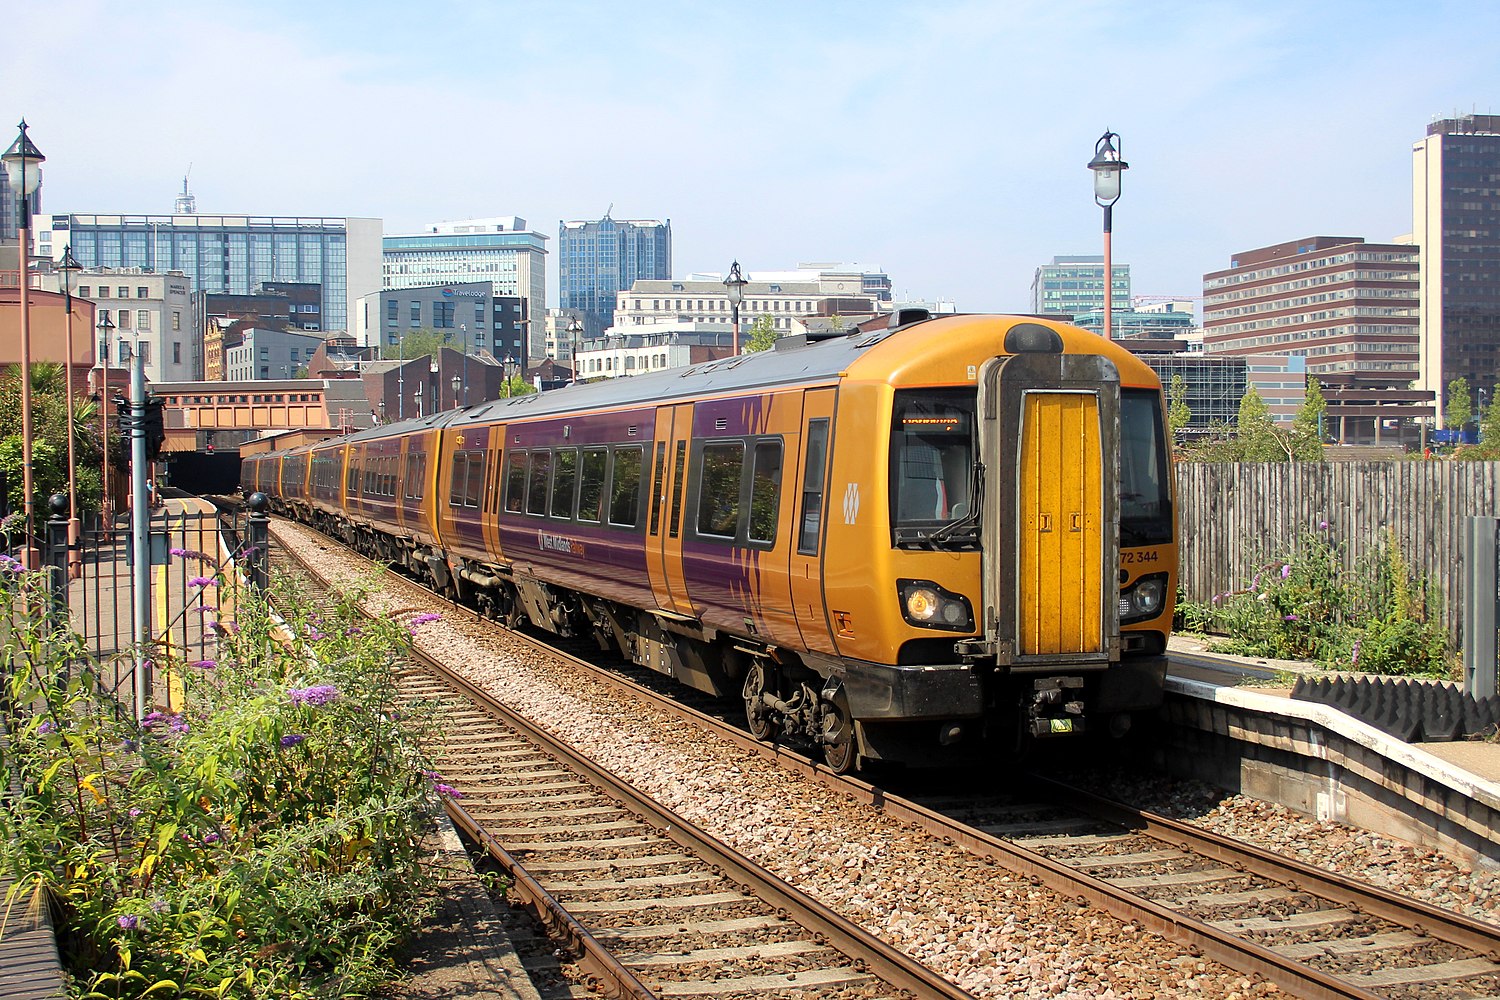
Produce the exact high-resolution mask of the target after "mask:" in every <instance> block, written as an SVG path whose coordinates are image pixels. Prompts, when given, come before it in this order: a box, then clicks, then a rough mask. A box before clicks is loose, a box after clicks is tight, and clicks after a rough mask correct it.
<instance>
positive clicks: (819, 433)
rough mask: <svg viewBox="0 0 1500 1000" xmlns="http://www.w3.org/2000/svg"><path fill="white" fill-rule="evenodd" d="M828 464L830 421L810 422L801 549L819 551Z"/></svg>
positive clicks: (806, 552) (799, 536) (799, 531)
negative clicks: (824, 485) (824, 482)
mask: <svg viewBox="0 0 1500 1000" xmlns="http://www.w3.org/2000/svg"><path fill="white" fill-rule="evenodd" d="M827 467H828V421H827V420H826V419H820V420H809V421H808V422H807V458H806V460H805V461H804V462H803V464H802V519H801V521H800V522H799V527H798V529H797V551H798V552H800V553H802V554H803V555H816V554H817V552H818V539H819V536H820V535H821V534H822V531H823V480H824V479H825V477H826V470H827Z"/></svg>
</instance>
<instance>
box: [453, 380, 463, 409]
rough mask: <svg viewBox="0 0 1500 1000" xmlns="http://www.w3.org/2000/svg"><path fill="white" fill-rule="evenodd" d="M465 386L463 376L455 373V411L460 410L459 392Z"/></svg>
mask: <svg viewBox="0 0 1500 1000" xmlns="http://www.w3.org/2000/svg"><path fill="white" fill-rule="evenodd" d="M463 384H464V380H463V376H461V375H459V374H458V372H454V373H453V408H454V409H455V410H456V409H458V390H459V389H461V388H462V387H463Z"/></svg>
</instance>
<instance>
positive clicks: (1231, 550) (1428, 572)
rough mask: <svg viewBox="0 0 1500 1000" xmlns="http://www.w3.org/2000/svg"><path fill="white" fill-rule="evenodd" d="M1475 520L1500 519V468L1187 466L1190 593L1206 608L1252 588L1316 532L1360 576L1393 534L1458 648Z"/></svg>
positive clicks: (1181, 484)
mask: <svg viewBox="0 0 1500 1000" xmlns="http://www.w3.org/2000/svg"><path fill="white" fill-rule="evenodd" d="M1470 515H1482V516H1486V517H1500V462H1415V461H1412V462H1295V463H1287V462H1279V463H1262V462H1240V463H1214V462H1183V463H1179V464H1178V465H1177V519H1178V527H1179V530H1180V537H1181V540H1182V542H1181V557H1182V589H1183V593H1184V595H1185V596H1186V597H1187V599H1188V600H1190V601H1208V600H1210V599H1211V598H1212V597H1213V595H1214V594H1221V593H1225V592H1226V591H1230V590H1236V589H1241V588H1244V587H1246V586H1248V585H1249V583H1250V581H1251V579H1252V578H1253V577H1254V576H1255V574H1256V573H1257V572H1259V571H1260V570H1261V569H1262V568H1263V567H1265V566H1266V565H1267V564H1268V563H1271V562H1274V561H1276V560H1283V559H1286V558H1288V557H1290V556H1291V555H1292V554H1293V553H1294V552H1295V551H1296V549H1297V544H1298V541H1299V540H1300V539H1302V538H1303V537H1304V536H1306V535H1307V534H1308V533H1309V532H1314V531H1318V530H1327V531H1329V532H1331V533H1332V535H1331V537H1332V539H1333V540H1334V541H1335V542H1339V541H1346V542H1347V546H1346V548H1345V550H1344V552H1345V561H1346V567H1347V568H1349V569H1353V568H1354V567H1355V566H1356V565H1357V564H1358V563H1359V562H1360V560H1361V557H1363V556H1365V555H1368V554H1373V553H1375V552H1376V551H1378V550H1379V547H1380V544H1381V539H1382V538H1383V537H1384V535H1385V532H1386V529H1390V530H1391V531H1392V532H1394V533H1395V537H1396V540H1397V542H1398V543H1399V544H1400V546H1401V552H1402V554H1403V555H1404V556H1405V558H1406V560H1407V562H1408V564H1409V565H1410V566H1411V567H1412V568H1413V570H1414V571H1417V572H1420V573H1422V574H1423V575H1425V576H1426V578H1427V580H1428V581H1429V582H1430V583H1432V584H1434V585H1435V586H1436V588H1437V590H1438V592H1439V593H1441V595H1442V599H1443V616H1444V621H1445V622H1446V624H1447V626H1448V631H1449V634H1450V635H1451V636H1452V637H1453V638H1454V639H1455V641H1456V640H1457V639H1458V638H1459V637H1460V636H1461V634H1462V632H1461V628H1462V621H1461V619H1462V614H1463V592H1464V582H1463V581H1464V573H1465V570H1464V565H1463V563H1464V558H1463V546H1464V518H1465V517H1467V516H1470ZM1324 522H1326V523H1327V524H1328V528H1327V529H1320V528H1319V525H1320V524H1321V523H1324Z"/></svg>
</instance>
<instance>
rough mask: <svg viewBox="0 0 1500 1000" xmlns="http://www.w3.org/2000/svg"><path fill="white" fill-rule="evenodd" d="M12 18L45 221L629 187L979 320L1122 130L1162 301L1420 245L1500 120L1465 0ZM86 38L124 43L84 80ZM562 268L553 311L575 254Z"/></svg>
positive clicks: (712, 230) (294, 10)
mask: <svg viewBox="0 0 1500 1000" xmlns="http://www.w3.org/2000/svg"><path fill="white" fill-rule="evenodd" d="M11 22H12V28H13V29H14V37H17V38H25V39H27V40H28V44H27V45H25V46H20V47H19V49H20V51H18V52H15V53H13V58H11V59H9V60H7V61H6V62H5V64H4V65H3V66H0V80H3V81H4V93H5V94H6V95H7V100H6V102H5V104H6V107H7V109H8V110H9V113H10V114H11V116H12V117H13V118H14V120H15V121H19V120H20V119H21V117H23V116H24V117H25V118H26V120H27V122H28V124H29V125H30V127H31V136H32V139H33V141H34V142H36V144H37V145H38V146H39V147H40V148H41V150H42V151H43V152H44V153H45V154H46V156H47V162H46V164H45V170H46V174H45V180H44V188H43V205H42V210H43V211H44V212H86V213H87V212H130V213H137V212H139V213H153V214H155V213H167V212H170V211H171V206H172V202H173V199H174V198H175V197H176V196H177V195H178V193H179V192H180V190H181V186H182V177H183V175H184V174H186V173H188V172H189V171H191V186H192V192H193V194H194V195H195V196H197V198H198V209H199V211H200V212H202V213H225V214H228V213H245V214H253V215H324V216H351V217H373V218H380V219H382V220H383V223H384V228H385V231H386V232H387V233H401V232H412V231H415V230H417V229H418V228H419V227H421V226H422V225H424V224H428V223H431V222H433V221H434V220H458V219H466V218H484V217H490V216H496V215H512V214H514V215H519V216H523V217H525V218H527V219H528V220H531V222H532V227H533V228H535V229H537V230H539V231H541V232H543V233H549V232H551V231H552V229H553V227H554V226H556V225H557V224H558V223H559V222H561V221H563V220H569V219H581V218H599V217H601V216H602V215H603V214H604V212H605V211H606V210H607V209H609V207H610V206H611V205H613V211H612V214H613V215H614V216H615V217H617V218H671V219H672V220H673V229H674V234H673V243H674V247H673V267H674V272H676V275H682V274H686V273H688V272H690V271H707V270H725V269H727V268H728V265H729V262H730V261H731V260H739V261H740V262H741V265H742V266H743V267H745V268H746V269H747V270H750V271H756V270H770V269H780V268H786V267H790V266H793V265H795V264H796V263H797V262H798V261H800V260H841V261H847V262H858V263H860V264H863V265H865V266H866V267H869V268H878V269H880V270H882V271H884V272H886V273H888V274H890V275H891V277H892V280H893V282H894V285H895V292H896V296H897V297H898V298H903V297H925V298H932V299H938V298H941V299H948V300H952V301H954V302H956V303H957V305H958V307H959V308H960V309H962V310H965V311H1000V310H1008V311H1025V310H1026V308H1027V304H1028V303H1027V299H1028V293H1029V288H1030V282H1031V278H1032V276H1033V274H1034V272H1035V269H1036V268H1037V267H1038V266H1039V265H1041V264H1043V263H1045V262H1047V261H1048V260H1050V259H1051V258H1052V257H1054V256H1057V255H1070V254H1092V253H1098V252H1099V250H1100V245H1101V236H1100V229H1101V213H1100V210H1099V208H1098V207H1097V206H1096V205H1094V203H1093V197H1092V190H1091V177H1090V175H1089V171H1088V170H1087V169H1086V166H1085V165H1086V164H1087V162H1088V160H1089V158H1090V157H1091V156H1092V153H1093V144H1094V141H1095V140H1096V139H1097V138H1098V137H1099V135H1100V134H1102V133H1103V132H1104V131H1105V129H1106V128H1108V129H1111V130H1113V131H1115V132H1118V133H1119V134H1120V135H1121V136H1122V154H1123V156H1124V158H1125V159H1126V160H1127V161H1128V162H1129V163H1130V170H1129V171H1128V172H1127V173H1126V175H1125V177H1124V186H1123V195H1122V197H1121V199H1120V202H1119V204H1118V205H1117V206H1116V209H1115V218H1114V254H1115V260H1116V262H1118V263H1128V264H1130V265H1131V266H1132V272H1133V279H1134V280H1133V285H1134V290H1135V292H1136V293H1137V294H1143V295H1165V296H1184V297H1186V296H1198V295H1201V294H1202V276H1203V275H1204V274H1206V273H1208V272H1211V271H1216V270H1220V269H1222V268H1224V267H1225V266H1227V264H1228V261H1229V259H1230V257H1231V256H1232V255H1233V254H1235V253H1237V252H1239V251H1242V250H1246V249H1249V248H1252V247H1257V246H1264V245H1269V244H1273V243H1278V242H1282V241H1286V240H1291V239H1297V238H1301V237H1305V236H1310V235H1315V234H1323V233H1337V234H1343V235H1350V236H1360V237H1364V238H1365V239H1368V240H1370V241H1371V242H1388V241H1390V240H1392V239H1394V238H1396V237H1398V236H1401V235H1403V234H1406V233H1408V232H1410V231H1411V229H1412V205H1411V190H1412V166H1411V147H1412V145H1413V144H1414V143H1415V142H1417V141H1419V140H1420V139H1421V138H1422V137H1423V135H1424V134H1425V130H1426V126H1427V124H1428V123H1429V122H1430V121H1431V120H1433V119H1434V118H1438V117H1446V116H1450V115H1453V114H1455V113H1457V114H1467V113H1472V112H1477V113H1480V114H1485V113H1494V112H1495V111H1496V110H1500V109H1497V108H1496V107H1494V106H1493V105H1487V104H1486V103H1485V102H1486V101H1492V100H1494V95H1495V94H1496V93H1497V88H1496V83H1497V82H1500V69H1497V67H1495V66H1494V65H1493V60H1484V59H1480V58H1473V59H1466V58H1465V57H1464V53H1465V51H1466V49H1465V48H1464V46H1463V45H1461V44H1458V43H1456V42H1455V39H1459V40H1461V39H1467V38H1480V37H1486V36H1487V35H1488V34H1489V33H1491V32H1493V30H1494V29H1495V28H1496V27H1500V8H1494V9H1491V8H1488V7H1483V8H1481V7H1479V6H1478V5H1472V4H1465V3H1444V2H1438V3H1431V4H1424V5H1420V6H1419V5H1405V4H1394V3H1361V4H1354V3H1350V2H1344V0H1338V2H1331V3H1327V4H1321V5H1315V6H1312V7H1308V6H1306V5H1293V4H1291V3H1289V2H1280V0H1274V2H1268V3H1262V4H1256V5H1254V6H1250V5H1245V4H1232V3H1219V4H1212V3H1210V4H1188V3H1156V4H1144V5H1143V4H1131V3H1124V2H1118V3H1117V2H1104V0H1096V2H1087V0H1065V2H1054V3H1045V4H1044V3H1039V2H1029V0H1028V2H1012V3H1003V4H994V3H987V4H985V3H975V4H960V3H943V4H936V5H925V6H924V7H923V8H922V9H913V8H910V7H908V6H904V5H897V4H891V3H881V2H876V3H873V4H871V3H867V4H862V5H859V6H855V5H853V4H849V3H832V4H825V5H792V4H787V3H782V2H779V0H773V2H769V3H767V4H763V5H761V6H759V7H757V8H756V9H755V10H754V11H740V10H736V11H730V10H715V9H703V8H698V7H692V6H688V5H681V4H657V5H650V6H648V7H645V8H641V9H621V10H617V9H616V8H615V7H614V6H605V5H596V4H586V3H559V4H555V5H548V6H532V5H521V4H513V3H497V4H472V3H451V2H450V3H439V4H436V5H432V6H430V7H428V8H424V15H423V19H420V20H419V19H417V18H416V17H415V16H414V15H413V13H412V10H411V8H408V7H405V6H400V5H396V4H393V3H389V2H385V0H377V2H374V3H369V4H362V5H360V6H359V7H358V8H356V7H355V6H354V5H351V4H346V3H342V2H339V3H329V4H322V5H293V4H290V3H285V2H280V0H270V2H259V3H256V4H255V5H253V6H252V5H250V4H248V3H239V2H230V3H225V4H220V5H215V6H213V7H211V8H203V7H194V6H190V5H185V4H176V3H149V2H148V3H144V4H139V5H134V6H131V7H128V8H116V7H115V6H114V5H110V4H107V3H104V2H102V0H88V2H83V0H60V2H58V3H54V4H51V5H45V6H43V5H34V6H28V7H26V8H23V9H22V10H19V11H17V12H16V13H15V14H13V15H12V18H11ZM91 37H93V38H96V39H104V38H107V39H109V40H110V44H109V45H97V46H92V47H91V48H92V52H91V55H90V56H89V57H88V58H87V59H83V58H79V59H74V60H70V61H68V62H67V63H66V66H65V71H60V70H63V69H64V67H63V66H62V65H61V64H60V62H59V59H58V57H57V55H56V53H58V52H59V51H64V50H67V49H69V48H71V50H72V51H84V48H83V47H81V43H82V42H83V41H86V40H87V39H89V38H91ZM472 39H484V40H485V42H486V51H485V53H484V55H483V57H480V56H479V55H477V54H476V56H475V57H472V58H470V57H466V56H465V55H464V53H463V51H462V49H463V44H464V43H463V42H462V41H460V40H472ZM245 53H253V54H254V55H255V58H243V57H242V56H243V54H245ZM143 54H145V55H144V57H143ZM214 66H217V67H218V68H217V69H213V71H212V72H209V69H210V68H211V67H214ZM226 66H227V67H231V69H230V70H228V71H225V67H226ZM4 125H5V127H13V126H14V121H6V122H5V123H4ZM403 145H406V146H409V147H410V148H411V149H412V151H413V152H412V154H411V155H409V156H403V155H401V149H402V147H403ZM549 242H555V241H549ZM549 250H552V251H554V252H555V246H552V247H549ZM547 286H548V288H547V302H548V305H552V304H555V303H556V302H557V297H558V285H557V268H556V261H555V259H553V260H551V261H549V263H548V276H547Z"/></svg>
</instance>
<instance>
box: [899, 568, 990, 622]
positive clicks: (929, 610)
mask: <svg viewBox="0 0 1500 1000" xmlns="http://www.w3.org/2000/svg"><path fill="white" fill-rule="evenodd" d="M896 589H897V591H898V593H899V595H900V599H901V614H902V616H903V617H905V619H906V620H907V622H908V623H910V624H912V625H916V626H917V627H919V628H940V629H947V630H951V631H954V632H971V631H973V629H974V611H973V609H972V608H971V607H970V605H969V599H968V598H967V597H964V596H963V595H962V594H955V593H953V592H952V591H949V590H944V589H943V588H942V587H939V586H938V585H937V584H935V583H933V582H932V581H931V580H898V581H896Z"/></svg>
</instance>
